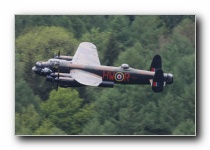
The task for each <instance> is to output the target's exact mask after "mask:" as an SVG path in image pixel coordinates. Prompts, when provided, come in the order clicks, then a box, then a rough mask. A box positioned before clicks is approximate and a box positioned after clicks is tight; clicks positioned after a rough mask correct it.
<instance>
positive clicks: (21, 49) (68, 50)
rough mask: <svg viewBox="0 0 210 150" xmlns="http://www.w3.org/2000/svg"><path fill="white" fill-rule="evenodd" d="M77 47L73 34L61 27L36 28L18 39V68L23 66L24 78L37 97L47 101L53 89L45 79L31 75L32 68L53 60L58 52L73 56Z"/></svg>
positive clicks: (16, 44) (16, 53)
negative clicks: (36, 64) (38, 63)
mask: <svg viewBox="0 0 210 150" xmlns="http://www.w3.org/2000/svg"><path fill="white" fill-rule="evenodd" d="M77 46H78V43H77V40H76V39H75V38H74V36H73V34H72V33H70V32H67V31H66V30H65V29H63V28H61V27H34V28H31V29H30V31H28V32H27V33H25V34H23V35H20V36H19V37H18V38H17V39H16V43H15V47H16V52H15V55H16V56H17V57H18V59H16V66H19V65H21V68H23V71H22V72H23V74H22V78H23V79H24V80H25V81H26V82H28V84H29V85H30V87H31V88H32V89H33V91H34V93H35V94H36V95H39V96H40V97H41V98H42V99H43V100H46V99H47V98H48V92H49V90H50V89H51V87H50V86H49V84H48V83H46V82H45V79H44V78H41V77H39V76H37V75H35V74H34V73H31V68H32V67H33V66H34V65H35V63H36V62H37V61H47V60H46V58H48V59H49V58H53V55H54V53H55V52H57V51H58V50H60V51H61V54H63V55H73V54H74V52H75V50H76V48H77ZM16 73H19V72H16ZM37 83H39V84H37ZM40 89H42V90H40Z"/></svg>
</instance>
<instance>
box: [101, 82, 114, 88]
mask: <svg viewBox="0 0 210 150" xmlns="http://www.w3.org/2000/svg"><path fill="white" fill-rule="evenodd" d="M99 87H108V88H113V87H114V82H110V81H102V83H101V84H100V85H99Z"/></svg>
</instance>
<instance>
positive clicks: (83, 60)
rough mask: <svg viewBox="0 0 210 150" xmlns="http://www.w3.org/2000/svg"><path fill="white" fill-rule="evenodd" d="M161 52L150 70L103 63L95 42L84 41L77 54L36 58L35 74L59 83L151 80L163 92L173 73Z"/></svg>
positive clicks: (106, 84) (77, 84)
mask: <svg viewBox="0 0 210 150" xmlns="http://www.w3.org/2000/svg"><path fill="white" fill-rule="evenodd" d="M161 68H162V61H161V57H160V55H155V56H154V58H153V60H152V63H151V67H150V70H149V71H147V70H139V69H134V68H131V67H130V66H129V65H128V64H125V63H124V64H122V65H121V66H119V67H113V66H103V65H101V64H100V61H99V57H98V52H97V48H96V46H95V45H94V44H93V43H90V42H82V43H80V45H79V47H78V48H77V51H76V53H75V55H74V56H73V57H72V56H62V55H60V51H59V52H58V55H57V56H54V58H51V59H49V60H48V61H46V62H44V61H39V62H36V65H35V66H34V67H33V68H32V71H34V73H35V74H38V75H40V76H45V77H46V81H49V82H52V85H53V86H54V84H56V90H58V86H59V87H63V88H67V87H81V86H95V87H114V85H115V84H148V85H151V87H152V90H153V91H154V92H162V91H163V88H164V86H165V85H166V84H172V83H173V75H172V74H170V73H163V70H162V69H161Z"/></svg>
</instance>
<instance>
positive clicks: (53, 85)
mask: <svg viewBox="0 0 210 150" xmlns="http://www.w3.org/2000/svg"><path fill="white" fill-rule="evenodd" d="M54 81H55V78H53V80H52V89H53V88H54Z"/></svg>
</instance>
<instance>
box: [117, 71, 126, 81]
mask: <svg viewBox="0 0 210 150" xmlns="http://www.w3.org/2000/svg"><path fill="white" fill-rule="evenodd" d="M123 79H124V74H123V73H122V72H117V73H115V80H116V81H119V82H120V81H122V80H123Z"/></svg>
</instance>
